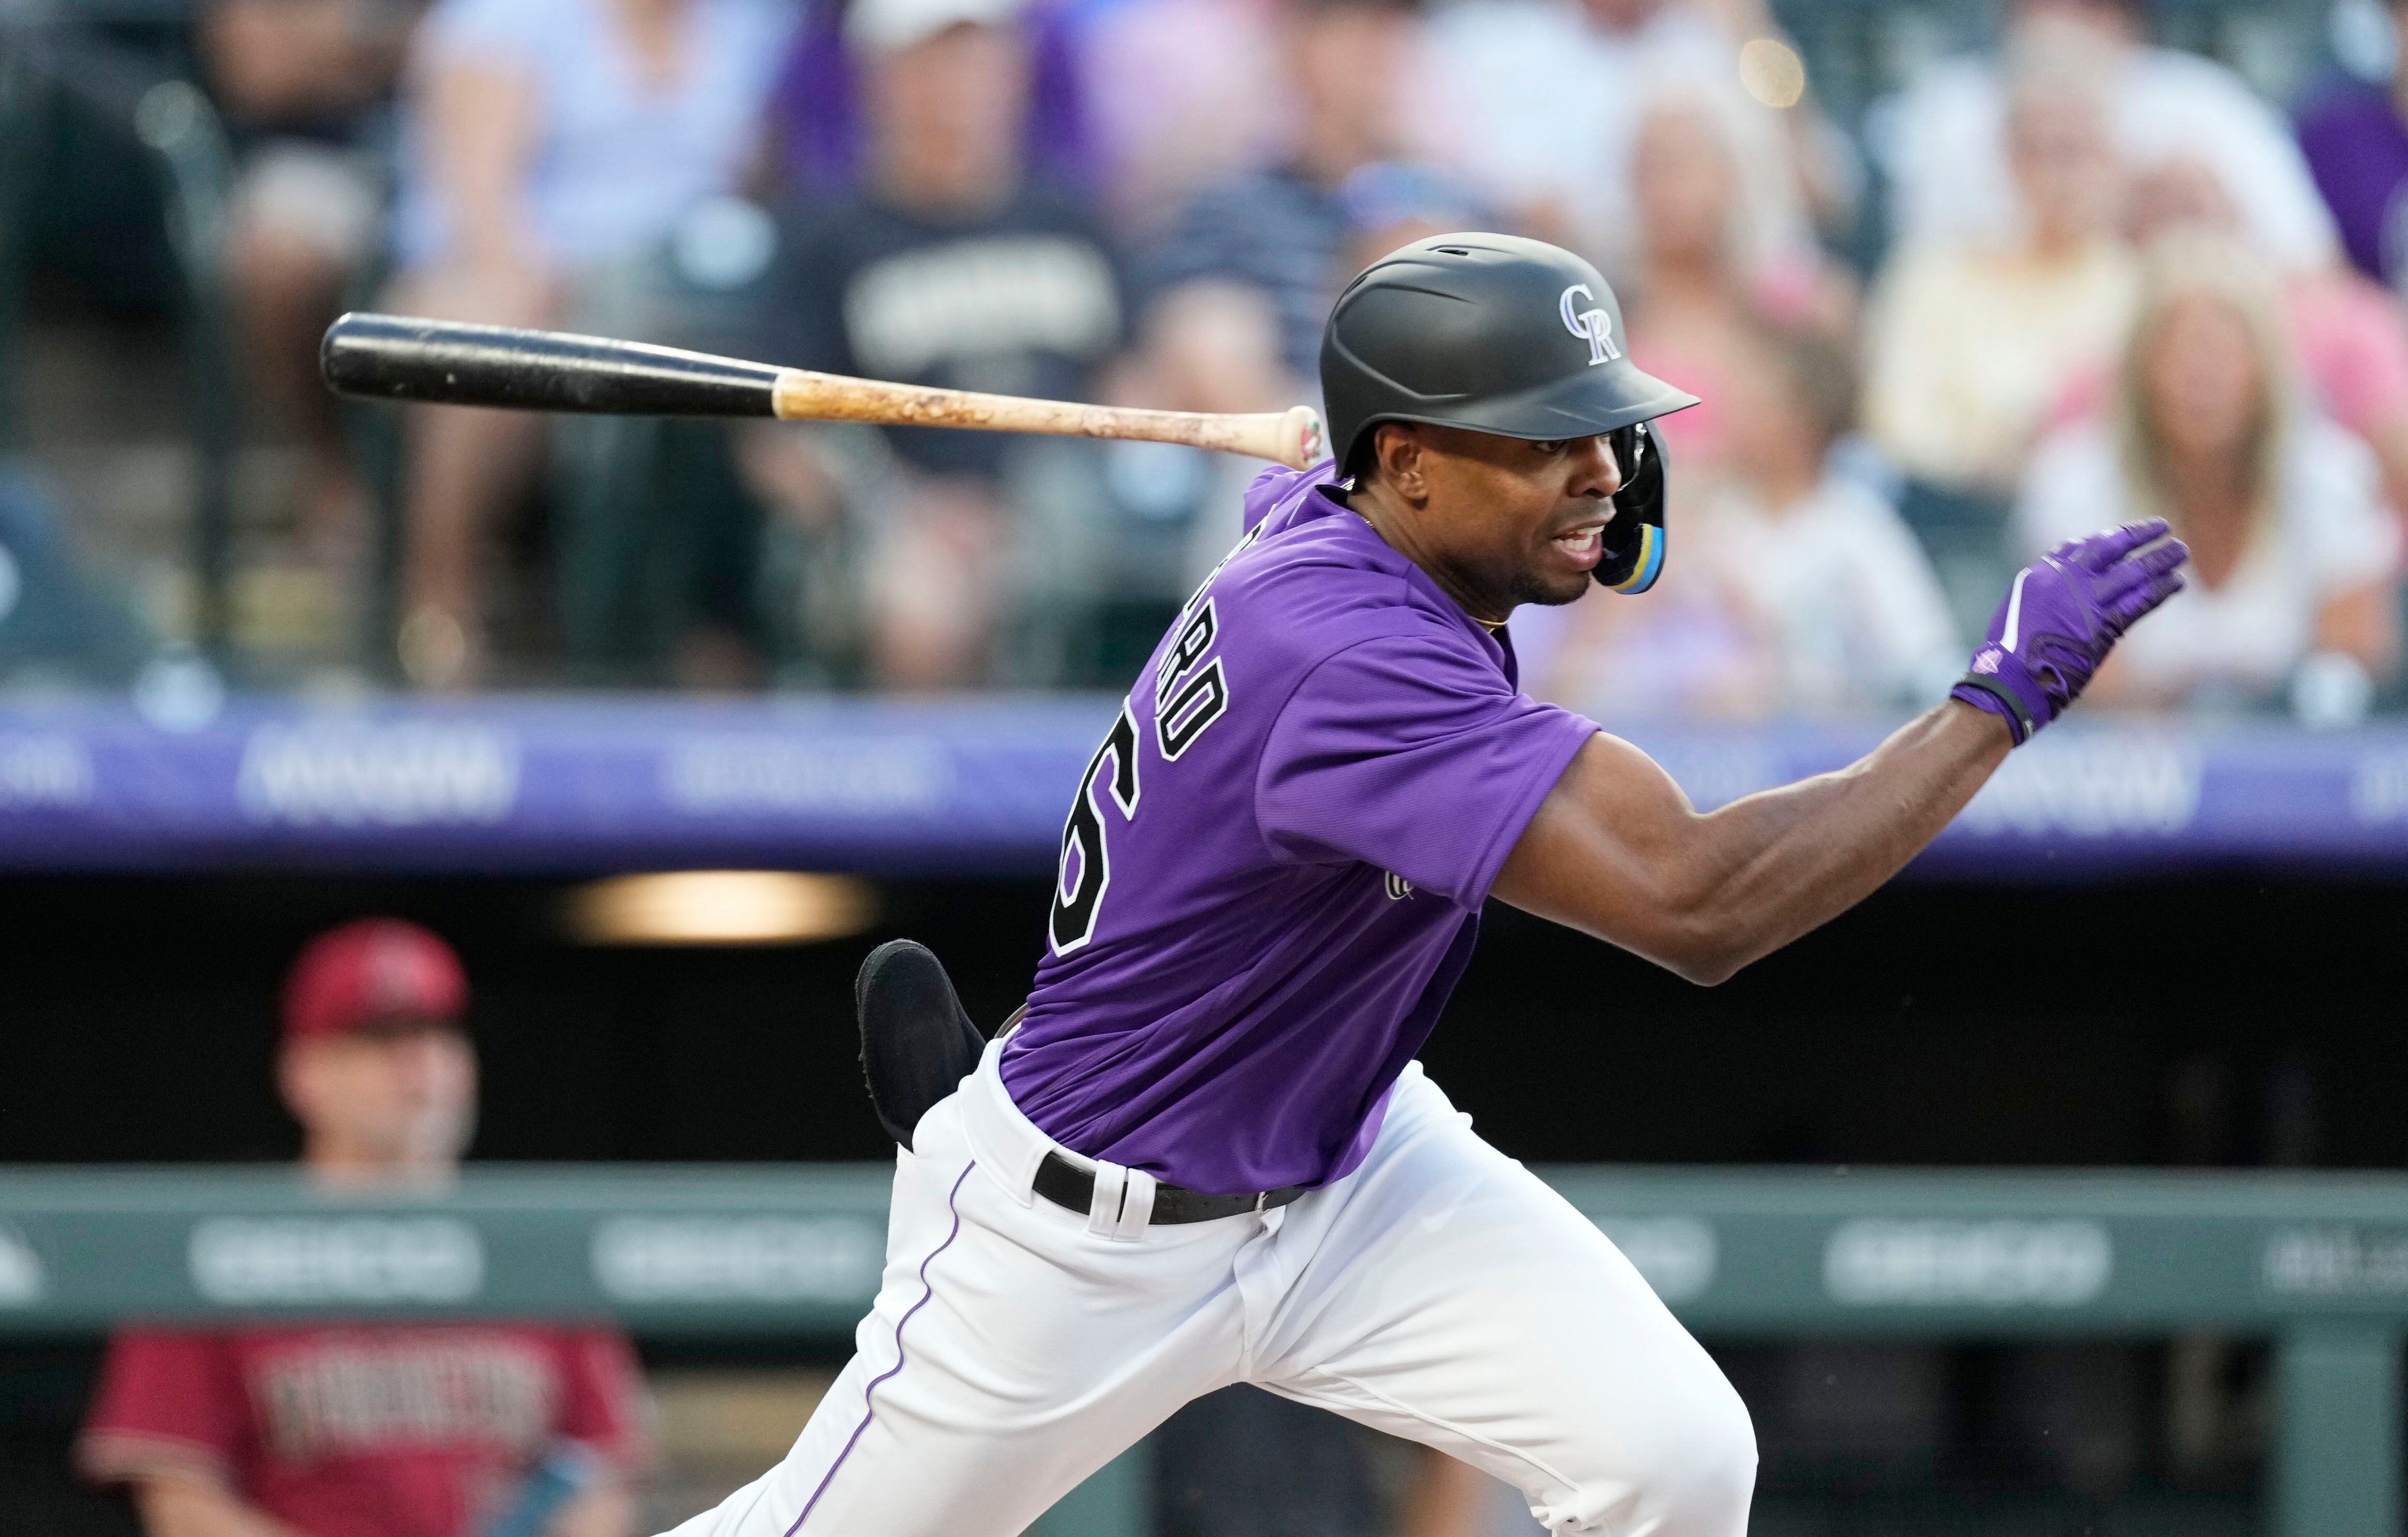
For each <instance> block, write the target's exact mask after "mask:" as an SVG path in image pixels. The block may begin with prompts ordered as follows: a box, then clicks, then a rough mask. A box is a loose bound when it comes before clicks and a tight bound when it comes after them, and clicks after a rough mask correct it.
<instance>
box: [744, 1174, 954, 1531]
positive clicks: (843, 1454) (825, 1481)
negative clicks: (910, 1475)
mask: <svg viewBox="0 0 2408 1537" xmlns="http://www.w3.org/2000/svg"><path fill="white" fill-rule="evenodd" d="M977 1167H978V1160H976V1159H972V1160H970V1162H969V1166H968V1168H965V1169H964V1170H963V1171H962V1177H961V1179H957V1180H954V1181H953V1188H952V1189H951V1190H948V1191H946V1192H945V1209H946V1210H947V1211H949V1212H952V1213H953V1231H951V1232H949V1233H947V1234H945V1241H944V1242H943V1243H941V1244H939V1245H937V1246H936V1247H935V1248H933V1249H930V1250H929V1251H928V1258H926V1259H923V1260H921V1261H920V1288H921V1289H920V1300H919V1301H918V1302H913V1303H912V1304H911V1306H910V1310H909V1311H907V1312H906V1313H905V1314H904V1315H903V1316H902V1317H900V1318H898V1319H896V1324H895V1364H894V1365H892V1366H890V1367H888V1368H887V1369H886V1370H885V1371H883V1372H881V1373H878V1375H876V1376H874V1377H872V1378H870V1379H869V1386H868V1387H867V1388H863V1389H862V1390H861V1423H860V1424H858V1425H856V1426H854V1427H853V1434H852V1436H851V1437H849V1438H848V1439H847V1440H846V1442H845V1444H844V1450H842V1451H840V1452H839V1453H837V1454H836V1460H835V1461H834V1462H831V1463H829V1464H828V1471H827V1473H826V1475H825V1476H824V1477H823V1478H822V1479H821V1480H820V1487H818V1488H815V1489H813V1490H812V1491H811V1497H810V1499H809V1500H807V1501H804V1502H803V1513H802V1514H801V1515H800V1516H796V1517H795V1524H794V1525H793V1526H790V1527H788V1528H787V1529H786V1537H795V1533H796V1532H797V1531H800V1530H802V1529H803V1523H804V1522H805V1521H808V1520H810V1518H811V1507H812V1506H814V1505H817V1504H818V1503H819V1502H820V1496H821V1495H823V1494H825V1493H826V1492H827V1487H828V1486H829V1485H830V1484H832V1483H834V1482H836V1471H837V1469H839V1468H841V1467H843V1466H844V1459H846V1458H848V1457H851V1456H852V1455H853V1447H854V1446H855V1445H856V1444H859V1442H860V1440H861V1432H862V1431H864V1430H868V1429H869V1420H870V1415H871V1413H872V1411H871V1409H870V1404H869V1395H870V1394H872V1393H875V1392H877V1391H878V1385H879V1384H880V1383H882V1382H884V1381H885V1380H886V1379H887V1378H889V1377H891V1376H893V1375H894V1374H895V1373H897V1372H900V1371H902V1370H903V1326H904V1325H905V1324H908V1323H910V1321H911V1315H912V1314H914V1313H917V1312H919V1311H920V1310H921V1309H922V1308H924V1307H925V1306H927V1305H928V1302H929V1300H930V1299H931V1298H933V1297H935V1296H936V1295H937V1287H936V1283H935V1282H933V1281H931V1280H929V1279H928V1267H929V1266H930V1265H933V1264H935V1263H936V1262H937V1256H939V1255H940V1254H942V1253H944V1252H945V1251H946V1250H947V1249H949V1248H952V1247H953V1240H954V1239H956V1238H959V1237H960V1236H961V1235H962V1214H961V1212H960V1210H959V1209H958V1208H956V1207H955V1206H954V1204H953V1198H954V1197H955V1196H958V1195H960V1194H961V1193H962V1180H966V1179H968V1178H969V1177H970V1170H971V1169H975V1168H977Z"/></svg>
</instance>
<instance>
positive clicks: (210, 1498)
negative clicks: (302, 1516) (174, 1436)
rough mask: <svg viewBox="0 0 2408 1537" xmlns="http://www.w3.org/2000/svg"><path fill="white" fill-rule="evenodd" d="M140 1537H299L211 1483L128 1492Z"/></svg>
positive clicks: (199, 1480)
mask: <svg viewBox="0 0 2408 1537" xmlns="http://www.w3.org/2000/svg"><path fill="white" fill-rule="evenodd" d="M134 1508H135V1510H136V1512H137V1513H139V1514H140V1516H141V1517H142V1530H143V1533H144V1537H301V1534H300V1533H299V1532H297V1531H295V1530H293V1529H292V1528H291V1527H288V1526H286V1525H285V1524H284V1523H283V1522H281V1521H279V1520H278V1519H277V1518H276V1517H274V1516H270V1515H268V1514H267V1513H266V1512H265V1511H264V1510H261V1509H260V1508H259V1507H258V1506H256V1505H254V1504H252V1503H251V1501H248V1500H245V1499H244V1498H243V1497H242V1496H241V1495H239V1494H237V1493H236V1492H235V1491H234V1490H233V1489H230V1488H228V1487H226V1486H224V1485H223V1484H222V1483H219V1482H218V1481H216V1480H215V1479H211V1478H206V1477H201V1476H198V1475H193V1476H174V1477H158V1478H145V1479H141V1480H139V1481H137V1482H136V1484H135V1486H134Z"/></svg>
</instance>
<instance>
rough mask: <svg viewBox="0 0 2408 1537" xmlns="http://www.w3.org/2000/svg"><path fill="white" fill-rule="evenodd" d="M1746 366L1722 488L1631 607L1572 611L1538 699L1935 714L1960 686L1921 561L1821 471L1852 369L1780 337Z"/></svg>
mask: <svg viewBox="0 0 2408 1537" xmlns="http://www.w3.org/2000/svg"><path fill="white" fill-rule="evenodd" d="M1754 355H1755V356H1756V358H1757V359H1759V360H1760V365H1759V366H1757V367H1755V368H1751V369H1749V370H1746V371H1744V372H1742V373H1740V374H1737V375H1734V376H1733V377H1731V378H1730V379H1729V380H1728V381H1727V386H1726V387H1727V389H1728V390H1729V391H1730V397H1731V398H1730V401H1729V406H1730V412H1729V417H1728V420H1727V426H1726V428H1725V434H1726V447H1727V456H1728V457H1727V475H1725V476H1724V477H1721V478H1720V479H1719V480H1718V481H1717V482H1715V483H1714V484H1713V485H1711V486H1709V487H1707V488H1705V489H1703V490H1701V491H1699V493H1698V494H1697V495H1696V496H1695V497H1693V498H1690V499H1686V500H1684V504H1683V505H1680V506H1678V507H1677V508H1675V509H1674V511H1673V514H1672V517H1671V519H1670V528H1671V531H1672V535H1671V536H1672V546H1671V548H1672V549H1673V551H1674V553H1673V556H1672V558H1671V561H1670V563H1669V564H1668V565H1667V567H1666V571H1665V576H1664V579H1663V581H1662V582H1661V583H1659V584H1658V585H1657V587H1656V590H1655V591H1652V592H1650V593H1649V594H1648V596H1647V597H1646V599H1645V600H1644V601H1641V602H1632V601H1628V600H1625V599H1618V598H1614V597H1612V596H1610V595H1594V594H1593V595H1592V596H1591V597H1589V598H1588V599H1587V600H1586V601H1585V602H1584V603H1583V604H1581V605H1579V607H1578V608H1576V609H1575V610H1574V611H1573V619H1572V620H1571V624H1570V633H1568V634H1567V635H1566V636H1565V638H1564V640H1563V642H1562V644H1561V645H1560V647H1559V648H1558V649H1557V650H1556V651H1555V655H1554V657H1553V658H1552V659H1551V660H1552V665H1551V666H1549V667H1548V668H1547V669H1546V670H1547V673H1548V676H1547V678H1546V685H1545V686H1546V689H1547V692H1548V693H1549V696H1550V697H1552V698H1555V699H1556V700H1558V701H1560V702H1561V703H1563V704H1567V705H1570V706H1571V707H1572V708H1575V709H1582V710H1585V711H1588V712H1590V713H1592V714H1595V713H1598V712H1606V714H1608V715H1619V716H1633V715H1650V714H1654V715H1679V716H1688V717H1692V718H1720V719H1762V718H1765V717H1771V716H1783V715H1805V716H1830V715H1850V714H1861V713H1866V712H1871V711H1880V710H1886V709H1891V708H1895V707H1898V706H1900V705H1904V704H1910V703H1913V702H1915V701H1918V700H1929V699H1931V698H1934V697H1937V695H1938V694H1939V693H1940V692H1941V691H1942V690H1944V689H1945V687H1946V685H1947V681H1948V679H1949V678H1951V677H1952V676H1955V674H1956V672H1957V666H1958V654H1959V652H1960V650H1961V648H1960V646H1959V644H1958V641H1957V636H1956V634H1955V633H1954V629H1953V626H1952V624H1951V622H1950V619H1949V615H1948V607H1947V603H1946V600H1945V599H1944V598H1943V597H1942V593H1941V590H1940V583H1939V580H1938V578H1937V577H1936V576H1934V575H1933V574H1932V570H1931V566H1930V563H1929V562H1928V561H1927V560H1926V559H1925V557H1924V554H1923V551H1922V548H1921V547H1919V546H1918V545H1916V543H1915V542H1914V535H1913V534H1911V533H1909V532H1908V530H1907V527H1906V525H1905V523H1904V522H1903V521H1901V520H1900V519H1899V516H1898V514H1897V513H1896V511H1895V510H1893V509H1892V508H1891V507H1890V506H1889V505H1888V504H1886V503H1885V502H1884V501H1882V500H1881V499H1880V498H1879V497H1878V496H1876V495H1874V494H1873V493H1872V492H1871V491H1869V490H1868V489H1866V488H1865V487H1864V486H1863V485H1861V484H1860V483H1858V482H1857V481H1856V480H1854V479H1852V478H1850V477H1846V476H1844V475H1842V474H1840V473H1838V472H1836V471H1834V470H1833V469H1832V468H1831V467H1830V465H1829V457H1830V449H1831V447H1832V445H1833V444H1834V443H1836V442H1837V441H1838V439H1839V438H1840V437H1841V436H1842V434H1844V433H1845V432H1846V431H1847V430H1848V426H1849V423H1850V420H1851V419H1852V417H1853V415H1854V405H1855V402H1854V398H1853V397H1854V391H1853V389H1852V378H1851V370H1850V368H1849V365H1848V359H1847V354H1846V353H1845V352H1844V351H1843V350H1842V349H1840V348H1839V347H1838V346H1837V345H1835V344H1834V343H1832V342H1831V341H1829V340H1828V339H1827V338H1825V337H1823V336H1822V335H1820V334H1816V333H1813V332H1811V331H1786V332H1767V333H1765V334H1761V335H1760V336H1759V337H1758V338H1757V341H1756V349H1755V353H1754ZM1675 483H1676V484H1677V483H1678V482H1677V481H1676V482H1675ZM1516 638H1517V640H1518V639H1519V633H1518V632H1517V636H1516ZM1601 718H1602V717H1601Z"/></svg>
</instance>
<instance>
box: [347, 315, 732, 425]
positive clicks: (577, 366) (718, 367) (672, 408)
mask: <svg viewBox="0 0 2408 1537" xmlns="http://www.w3.org/2000/svg"><path fill="white" fill-rule="evenodd" d="M318 367H319V371H320V372H321V373H322V374H323V375H324V376H325V380H326V384H327V386H328V387H329V388H330V389H332V390H334V391H337V393H339V394H346V395H363V396H366V397H369V398H372V399H380V400H416V401H427V402H430V403H433V404H436V405H442V406H509V407H513V408H515V409H519V410H525V411H583V412H596V413H602V414H606V415H612V416H662V417H766V416H773V415H775V414H776V412H775V410H774V407H773V405H772V397H773V391H774V388H775V386H776V384H777V379H778V370H777V369H775V368H772V367H770V366H768V365H767V364H766V363H743V362H739V361H738V360H737V359H734V358H714V357H711V356H710V355H709V354H707V353H702V352H683V351H680V350H678V349H676V348H671V347H650V346H646V345H645V344H643V343H641V342H622V341H612V340H609V338H607V337H602V336H575V335H569V334H566V333H563V332H558V331H515V330H512V329H510V328H509V327H508V326H499V325H469V324H466V323H464V322H461V321H456V320H417V319H413V318H411V317H409V316H406V315H346V316H344V317H343V318H342V319H341V320H337V321H336V322H335V323H334V324H333V325H332V326H330V327H328V328H327V330H326V339H325V342H324V343H323V344H322V346H321V347H320V348H319V349H318Z"/></svg>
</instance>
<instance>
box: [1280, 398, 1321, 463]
mask: <svg viewBox="0 0 2408 1537" xmlns="http://www.w3.org/2000/svg"><path fill="white" fill-rule="evenodd" d="M1280 426H1281V427H1282V428H1283V430H1284V432H1285V434H1286V437H1287V440H1288V441H1289V442H1290V443H1293V444H1295V445H1296V448H1295V453H1296V457H1295V458H1294V459H1292V460H1290V461H1288V463H1291V464H1293V465H1294V466H1296V467H1297V469H1299V470H1304V469H1311V468H1312V466H1313V465H1315V464H1318V463H1321V462H1322V461H1323V460H1325V459H1326V458H1328V457H1329V434H1328V431H1327V430H1326V428H1324V427H1323V426H1322V425H1321V413H1320V412H1318V411H1316V410H1314V409H1313V408H1312V406H1291V407H1289V409H1288V411H1287V413H1286V415H1285V416H1283V418H1281V420H1280Z"/></svg>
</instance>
